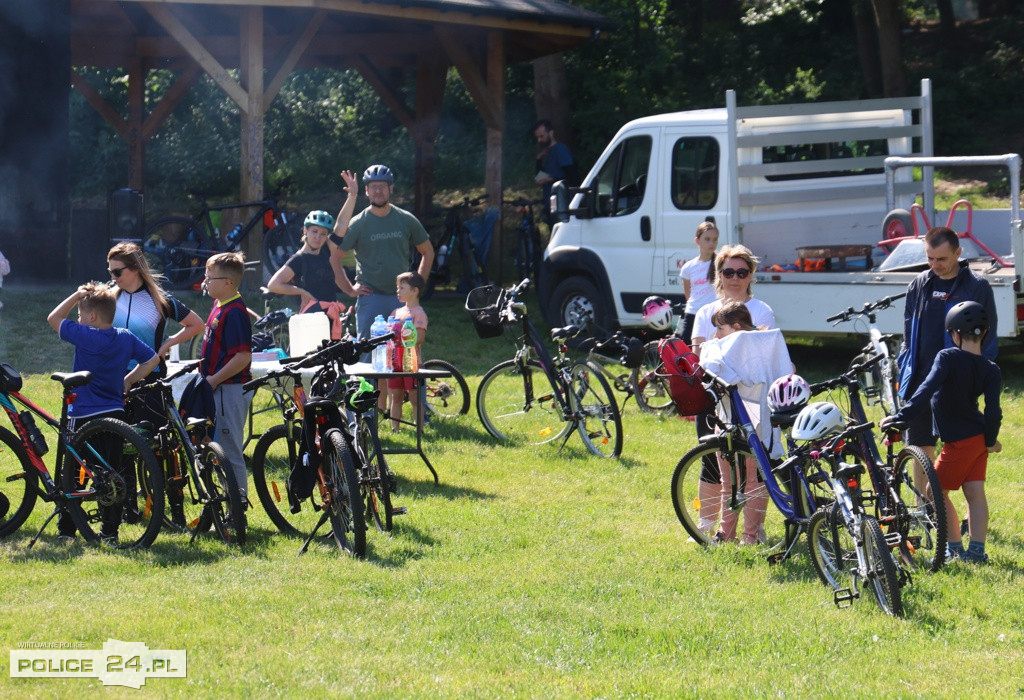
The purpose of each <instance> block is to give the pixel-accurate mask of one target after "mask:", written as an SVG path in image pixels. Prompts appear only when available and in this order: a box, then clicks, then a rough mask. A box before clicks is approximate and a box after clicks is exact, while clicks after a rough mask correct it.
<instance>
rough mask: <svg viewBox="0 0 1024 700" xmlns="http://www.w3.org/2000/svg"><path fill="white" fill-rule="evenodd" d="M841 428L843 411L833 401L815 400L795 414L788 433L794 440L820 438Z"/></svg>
mask: <svg viewBox="0 0 1024 700" xmlns="http://www.w3.org/2000/svg"><path fill="white" fill-rule="evenodd" d="M842 429H843V413H842V411H840V410H839V407H838V406H836V405H835V404H834V403H829V402H828V401H815V402H814V403H812V404H807V406H805V407H804V409H803V410H802V411H800V413H798V414H797V417H796V422H794V423H793V430H792V432H791V433H790V435H791V436H792V438H793V439H794V440H821V439H822V438H824V437H827V436H828V435H831V434H832V433H837V432H839V431H840V430H842Z"/></svg>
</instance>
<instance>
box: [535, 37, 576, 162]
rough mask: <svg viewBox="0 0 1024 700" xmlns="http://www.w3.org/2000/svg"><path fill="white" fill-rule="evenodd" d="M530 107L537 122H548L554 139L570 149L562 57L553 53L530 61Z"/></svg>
mask: <svg viewBox="0 0 1024 700" xmlns="http://www.w3.org/2000/svg"><path fill="white" fill-rule="evenodd" d="M533 106H534V108H535V109H536V110H537V118H538V119H550V120H551V124H552V126H553V127H554V129H555V137H556V138H557V139H558V140H559V141H561V142H562V143H564V144H566V145H567V146H568V147H569V148H570V149H572V148H573V146H574V145H575V143H574V141H575V140H574V139H573V133H572V121H571V119H570V116H569V92H568V87H567V83H566V80H565V57H564V56H563V55H562V54H560V53H556V54H552V55H551V56H544V57H543V58H538V59H535V60H534V61H533ZM531 138H532V134H531Z"/></svg>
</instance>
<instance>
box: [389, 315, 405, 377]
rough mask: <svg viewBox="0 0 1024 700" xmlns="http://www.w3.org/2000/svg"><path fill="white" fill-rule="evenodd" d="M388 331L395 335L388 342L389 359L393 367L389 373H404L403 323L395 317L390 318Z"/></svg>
mask: <svg viewBox="0 0 1024 700" xmlns="http://www.w3.org/2000/svg"><path fill="white" fill-rule="evenodd" d="M388 329H390V330H391V332H392V333H394V337H393V338H392V339H391V340H389V341H388V359H389V360H390V362H391V366H390V367H389V368H388V371H389V372H401V371H402V322H401V321H399V320H398V319H396V318H395V317H394V316H388Z"/></svg>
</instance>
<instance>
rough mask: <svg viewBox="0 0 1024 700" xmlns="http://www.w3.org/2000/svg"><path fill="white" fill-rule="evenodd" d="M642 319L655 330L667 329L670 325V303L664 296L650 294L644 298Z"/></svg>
mask: <svg viewBox="0 0 1024 700" xmlns="http://www.w3.org/2000/svg"><path fill="white" fill-rule="evenodd" d="M643 308H644V321H646V322H647V326H648V327H649V328H651V329H652V330H656V331H667V330H668V329H669V327H671V325H672V304H670V303H668V300H667V299H665V297H659V296H652V297H647V298H646V299H644V307H643Z"/></svg>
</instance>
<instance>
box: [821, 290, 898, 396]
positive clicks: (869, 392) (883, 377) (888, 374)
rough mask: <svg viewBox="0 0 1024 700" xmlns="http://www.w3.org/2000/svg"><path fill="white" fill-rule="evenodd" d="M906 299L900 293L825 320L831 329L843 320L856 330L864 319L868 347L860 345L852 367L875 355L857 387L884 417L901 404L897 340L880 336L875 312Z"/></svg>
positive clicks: (891, 336) (893, 336) (884, 335)
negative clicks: (859, 322) (849, 322)
mask: <svg viewBox="0 0 1024 700" xmlns="http://www.w3.org/2000/svg"><path fill="white" fill-rule="evenodd" d="M905 296H907V293H906V292H903V293H902V294H893V295H892V296H887V297H883V298H881V299H879V300H878V301H872V302H868V303H866V304H864V306H863V307H861V308H860V309H854V308H853V307H852V306H851V307H849V308H847V309H846V311H843V312H841V313H838V314H835V315H834V316H829V317H828V318H827V319H825V320H826V321H828V322H829V323H831V324H832V325H833V326H836V325H839V324H840V323H845V322H847V321H854V322H855V328H856V327H857V325H858V324H857V323H856V322H857V321H858V320H859V319H865V320H866V321H867V323H868V329H867V332H868V344H867V345H865V346H864V349H863V350H862V351H861V354H860V355H858V356H857V357H856V358H855V359H854V361H853V362H854V364H857V363H859V362H862V361H863V360H865V359H866V358H868V357H870V356H873V355H877V356H879V360H878V362H876V363H874V364H873V365H872V366H871V371H870V372H868V371H865V372H864V373H863V374H862V375H861V376H860V381H861V385H862V386H863V387H864V396H865V398H867V399H868V404H869V405H870V404H872V403H878V404H880V405H881V407H882V410H883V411H884V412H885V415H887V416H891V415H894V414H895V413H896V412H897V411H899V410H900V407H901V406H902V403H903V402H902V401H901V400H900V396H899V391H898V387H897V385H898V383H899V372H898V371H897V370H896V353H897V348H898V343H897V338H898V336H896V335H893V334H883V333H882V332H881V331H880V330H879V329H878V326H877V325H876V321H877V318H878V313H877V312H879V311H882V310H883V309H888V308H889V307H890V306H892V303H893V302H894V301H897V300H899V299H902V298H903V297H905Z"/></svg>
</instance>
